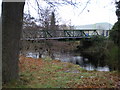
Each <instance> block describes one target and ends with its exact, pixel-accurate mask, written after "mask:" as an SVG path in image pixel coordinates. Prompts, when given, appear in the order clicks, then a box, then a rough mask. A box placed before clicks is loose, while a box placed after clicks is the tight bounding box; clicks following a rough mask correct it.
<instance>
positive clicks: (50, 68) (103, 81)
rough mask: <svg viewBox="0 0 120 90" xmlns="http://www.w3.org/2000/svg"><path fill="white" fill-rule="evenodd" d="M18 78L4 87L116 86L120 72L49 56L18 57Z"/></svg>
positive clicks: (119, 79)
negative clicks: (41, 57) (92, 69)
mask: <svg viewBox="0 0 120 90" xmlns="http://www.w3.org/2000/svg"><path fill="white" fill-rule="evenodd" d="M19 67H20V73H19V74H20V79H19V80H18V81H12V82H10V83H9V84H7V85H4V88H117V87H118V83H119V81H120V78H119V76H120V73H118V72H115V71H112V72H101V71H87V70H84V69H83V68H81V67H80V66H79V65H74V64H72V63H67V62H60V61H59V60H51V59H49V58H45V59H44V60H43V59H40V58H39V59H33V58H29V57H23V56H21V57H20V60H19Z"/></svg>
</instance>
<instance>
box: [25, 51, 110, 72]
mask: <svg viewBox="0 0 120 90" xmlns="http://www.w3.org/2000/svg"><path fill="white" fill-rule="evenodd" d="M47 56H48V54H47V52H45V53H43V54H42V55H41V58H45V57H47ZM53 56H54V59H55V60H60V61H62V62H70V63H73V64H77V65H80V67H82V68H84V69H86V70H97V71H110V70H109V67H108V66H107V65H105V66H100V65H97V66H95V65H94V64H93V63H92V62H90V60H89V59H88V58H84V57H82V56H80V55H79V54H76V53H70V52H66V53H61V52H55V53H53ZM26 57H32V58H39V52H27V53H26Z"/></svg>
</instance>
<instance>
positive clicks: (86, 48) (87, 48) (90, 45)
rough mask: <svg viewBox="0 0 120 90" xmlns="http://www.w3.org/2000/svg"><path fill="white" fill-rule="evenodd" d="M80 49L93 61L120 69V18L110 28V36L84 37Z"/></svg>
mask: <svg viewBox="0 0 120 90" xmlns="http://www.w3.org/2000/svg"><path fill="white" fill-rule="evenodd" d="M78 50H79V51H80V52H81V54H82V55H83V56H84V57H87V58H89V59H91V60H92V61H93V62H97V64H102V65H103V66H105V65H108V66H109V68H110V70H117V71H120V59H119V56H120V20H118V21H117V22H116V23H115V24H114V26H113V28H112V30H110V36H109V37H104V36H92V37H91V39H88V40H86V39H83V40H82V42H81V44H80V46H78Z"/></svg>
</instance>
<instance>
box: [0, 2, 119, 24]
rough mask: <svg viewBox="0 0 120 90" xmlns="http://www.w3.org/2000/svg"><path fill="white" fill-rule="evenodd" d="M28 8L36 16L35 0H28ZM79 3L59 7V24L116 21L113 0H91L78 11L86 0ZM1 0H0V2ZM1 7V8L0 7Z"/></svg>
mask: <svg viewBox="0 0 120 90" xmlns="http://www.w3.org/2000/svg"><path fill="white" fill-rule="evenodd" d="M29 1H30V2H31V5H29V10H30V13H31V15H32V16H34V17H37V11H36V10H35V9H34V8H33V7H35V6H36V4H35V2H34V1H35V0H29ZM80 1H81V5H79V6H78V8H74V7H72V6H70V5H67V6H62V7H59V9H58V14H59V16H57V17H59V18H61V20H60V23H59V24H65V23H67V24H71V25H85V24H94V23H99V22H108V23H111V24H114V23H115V22H116V21H117V17H116V15H115V4H114V1H115V0H91V1H90V3H89V4H88V5H87V7H86V9H85V10H84V11H83V12H82V13H80V12H81V11H82V10H83V8H84V7H85V5H86V2H87V1H88V0H80ZM1 2H2V0H0V4H1ZM39 2H40V4H41V5H42V6H45V3H44V2H43V0H39ZM0 9H1V8H0ZM27 11H28V4H26V5H25V8H24V12H27Z"/></svg>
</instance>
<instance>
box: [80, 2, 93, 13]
mask: <svg viewBox="0 0 120 90" xmlns="http://www.w3.org/2000/svg"><path fill="white" fill-rule="evenodd" d="M90 1H91V0H88V1H87V3H86V5H85V7H84V8H83V9H82V11H81V12H80V13H79V15H80V14H81V13H83V11H84V10H85V9H86V7H87V5H88V4H89V2H90Z"/></svg>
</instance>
